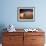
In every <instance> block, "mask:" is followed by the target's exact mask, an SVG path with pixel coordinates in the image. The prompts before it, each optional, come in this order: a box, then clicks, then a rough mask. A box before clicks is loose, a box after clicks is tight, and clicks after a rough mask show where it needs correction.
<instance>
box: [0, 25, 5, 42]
mask: <svg viewBox="0 0 46 46" xmlns="http://www.w3.org/2000/svg"><path fill="white" fill-rule="evenodd" d="M4 28H5V25H4V24H0V43H2V36H3V32H5V31H6V30H4Z"/></svg>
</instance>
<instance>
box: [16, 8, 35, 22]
mask: <svg viewBox="0 0 46 46" xmlns="http://www.w3.org/2000/svg"><path fill="white" fill-rule="evenodd" d="M17 21H20V22H34V21H35V7H18V8H17Z"/></svg>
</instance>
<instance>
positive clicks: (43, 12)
mask: <svg viewBox="0 0 46 46" xmlns="http://www.w3.org/2000/svg"><path fill="white" fill-rule="evenodd" d="M45 4H46V0H0V31H1V29H2V27H3V28H4V27H6V26H7V25H9V24H13V25H14V26H15V27H16V28H29V27H33V28H37V27H39V28H42V29H43V30H44V31H45V32H46V5H45ZM17 7H35V22H18V21H17Z"/></svg>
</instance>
